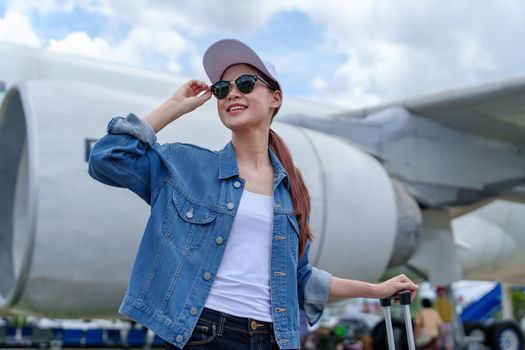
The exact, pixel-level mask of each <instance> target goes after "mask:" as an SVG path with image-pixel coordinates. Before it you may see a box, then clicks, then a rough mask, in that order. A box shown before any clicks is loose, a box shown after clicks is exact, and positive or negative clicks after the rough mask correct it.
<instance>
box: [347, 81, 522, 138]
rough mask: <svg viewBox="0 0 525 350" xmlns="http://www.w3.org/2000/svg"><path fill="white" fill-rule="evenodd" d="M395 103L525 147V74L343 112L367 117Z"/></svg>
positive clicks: (456, 125) (469, 130)
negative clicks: (504, 79)
mask: <svg viewBox="0 0 525 350" xmlns="http://www.w3.org/2000/svg"><path fill="white" fill-rule="evenodd" d="M391 106H402V107H404V108H406V109H407V110H409V111H411V112H413V113H415V114H419V115H421V116H424V117H426V118H430V119H433V120H435V121H437V122H439V123H441V124H445V125H449V126H451V127H454V128H457V129H461V130H464V131H467V132H469V133H471V134H476V135H479V136H484V137H489V138H492V139H497V140H502V141H507V142H511V143H514V144H516V145H520V146H525V77H522V78H518V79H512V80H506V81H502V82H496V83H491V84H487V85H483V86H479V87H476V88H467V89H457V90H449V91H446V92H442V93H437V94H433V95H430V96H425V97H421V98H414V99H409V100H406V101H400V102H395V103H388V104H384V105H379V106H374V107H372V108H363V109H359V110H354V111H350V112H344V113H340V114H338V115H337V116H339V117H366V116H368V115H370V114H373V113H375V112H377V111H380V110H383V109H386V108H388V107H391Z"/></svg>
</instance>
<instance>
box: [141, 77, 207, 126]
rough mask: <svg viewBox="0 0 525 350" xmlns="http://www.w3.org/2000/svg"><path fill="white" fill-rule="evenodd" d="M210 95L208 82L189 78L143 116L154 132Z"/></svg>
mask: <svg viewBox="0 0 525 350" xmlns="http://www.w3.org/2000/svg"><path fill="white" fill-rule="evenodd" d="M210 97H211V90H210V87H209V86H208V84H206V83H205V82H203V81H200V80H190V81H188V82H187V83H185V84H184V85H182V86H181V87H180V88H178V89H177V91H175V93H174V94H173V96H171V97H170V98H169V99H168V100H167V101H166V102H164V103H163V104H162V105H160V106H158V107H157V108H156V109H154V110H153V111H151V112H150V113H149V114H148V115H146V116H145V117H144V121H145V122H146V123H148V124H149V125H150V126H151V127H152V128H153V131H154V132H155V133H157V132H159V131H160V130H162V129H163V128H164V127H165V126H166V125H168V124H170V123H171V122H173V121H174V120H175V119H177V118H179V117H181V116H182V115H184V114H186V113H189V112H191V111H193V110H194V109H195V108H197V107H199V106H201V105H202V104H203V103H204V102H206V101H208V100H209V99H210Z"/></svg>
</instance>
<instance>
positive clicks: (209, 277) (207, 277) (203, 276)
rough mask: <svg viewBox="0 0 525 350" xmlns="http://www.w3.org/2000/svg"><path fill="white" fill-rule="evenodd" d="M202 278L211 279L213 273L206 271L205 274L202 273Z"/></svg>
mask: <svg viewBox="0 0 525 350" xmlns="http://www.w3.org/2000/svg"><path fill="white" fill-rule="evenodd" d="M202 278H204V279H205V280H206V281H209V280H210V279H211V273H209V272H205V273H204V275H202Z"/></svg>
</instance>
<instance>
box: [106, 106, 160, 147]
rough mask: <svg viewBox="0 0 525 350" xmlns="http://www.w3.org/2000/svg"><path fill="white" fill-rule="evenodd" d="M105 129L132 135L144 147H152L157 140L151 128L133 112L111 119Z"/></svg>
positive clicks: (116, 133) (109, 131)
mask: <svg viewBox="0 0 525 350" xmlns="http://www.w3.org/2000/svg"><path fill="white" fill-rule="evenodd" d="M107 129H108V133H110V134H115V135H118V134H127V135H131V136H134V137H136V138H137V139H139V140H140V141H142V142H143V143H144V145H145V146H146V147H153V145H154V144H155V143H156V142H157V136H155V131H153V128H152V127H151V126H150V125H149V124H147V123H145V122H144V121H143V120H142V119H141V118H139V117H137V116H136V115H135V114H133V113H130V114H128V116H127V117H126V118H122V117H115V118H113V119H111V121H110V122H109V124H108V128H107Z"/></svg>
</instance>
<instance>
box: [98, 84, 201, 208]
mask: <svg viewBox="0 0 525 350" xmlns="http://www.w3.org/2000/svg"><path fill="white" fill-rule="evenodd" d="M210 97H211V93H210V91H209V87H208V85H207V84H206V83H204V82H201V81H197V80H192V81H189V82H187V83H186V84H184V85H183V86H181V87H180V88H179V89H178V90H177V91H176V92H175V94H174V95H173V96H172V97H171V98H169V99H168V100H167V101H166V102H164V103H163V104H162V105H160V106H159V107H157V108H156V109H155V110H153V111H152V112H151V113H149V114H148V115H146V117H144V119H141V118H139V117H137V116H136V115H134V114H129V115H128V116H127V117H125V118H123V117H115V118H113V119H112V120H111V121H110V122H109V124H108V128H107V131H108V134H107V135H105V136H104V137H102V138H101V139H100V140H98V142H97V143H96V144H95V145H94V146H93V149H92V150H91V153H90V157H89V169H88V172H89V174H90V175H91V176H92V177H93V178H94V179H96V180H98V181H100V182H102V183H104V184H107V185H110V186H116V187H125V188H129V189H130V190H132V191H133V192H135V193H136V194H137V195H139V196H140V197H141V198H142V199H143V200H145V201H146V202H147V203H148V204H151V199H152V196H153V195H154V193H155V191H156V189H157V188H158V187H159V185H160V184H162V183H163V182H164V181H165V180H166V179H167V177H168V176H169V170H168V166H167V164H166V163H165V162H166V158H165V156H164V154H165V153H166V152H167V149H168V146H161V145H159V144H158V143H157V138H156V136H155V134H156V133H157V132H158V131H160V130H161V129H163V128H164V127H165V126H166V125H168V124H170V123H171V122H173V121H174V120H176V119H178V118H179V117H181V116H182V115H184V114H186V113H188V112H191V111H193V110H194V109H196V108H197V107H199V106H201V105H202V104H203V103H205V102H206V101H207V100H209V99H210Z"/></svg>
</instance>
